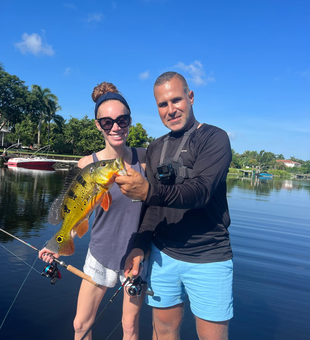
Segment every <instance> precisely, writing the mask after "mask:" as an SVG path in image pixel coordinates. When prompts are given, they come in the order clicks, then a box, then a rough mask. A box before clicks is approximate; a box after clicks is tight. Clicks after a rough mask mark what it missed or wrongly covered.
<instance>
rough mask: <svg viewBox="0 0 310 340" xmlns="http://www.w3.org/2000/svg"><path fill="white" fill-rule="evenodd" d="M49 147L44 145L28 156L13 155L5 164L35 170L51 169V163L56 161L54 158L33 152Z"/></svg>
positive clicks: (10, 166)
mask: <svg viewBox="0 0 310 340" xmlns="http://www.w3.org/2000/svg"><path fill="white" fill-rule="evenodd" d="M46 148H49V145H48V146H44V147H43V148H41V149H39V150H38V151H36V152H35V153H34V154H32V155H31V156H30V157H14V158H9V160H8V161H7V163H4V165H7V166H8V167H9V168H13V167H14V168H25V169H36V170H40V169H42V170H49V169H50V170H53V165H54V164H55V163H56V162H57V161H56V160H55V159H49V158H47V157H43V156H35V154H36V153H37V152H39V151H43V150H44V149H46Z"/></svg>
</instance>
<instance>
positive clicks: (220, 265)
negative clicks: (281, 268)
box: [116, 72, 233, 340]
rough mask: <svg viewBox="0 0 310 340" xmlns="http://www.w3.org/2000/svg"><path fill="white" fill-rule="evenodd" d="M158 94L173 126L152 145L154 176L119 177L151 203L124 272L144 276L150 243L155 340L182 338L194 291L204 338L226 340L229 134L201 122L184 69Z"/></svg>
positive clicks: (129, 191) (158, 85)
mask: <svg viewBox="0 0 310 340" xmlns="http://www.w3.org/2000/svg"><path fill="white" fill-rule="evenodd" d="M154 96H155V99H156V104H157V108H158V112H159V116H160V118H161V120H162V122H163V124H164V125H165V126H166V127H167V128H168V129H170V130H171V132H170V133H169V134H167V135H166V136H163V137H160V138H158V139H156V140H155V141H154V142H152V143H151V144H150V145H149V147H148V150H147V160H146V172H147V179H148V182H147V181H146V180H145V179H143V178H142V176H140V174H138V173H136V172H135V171H132V170H131V169H130V170H128V176H121V177H118V178H116V183H117V184H118V185H119V186H120V188H121V190H122V192H123V193H124V194H125V195H127V196H128V197H131V198H132V199H136V200H142V201H144V202H145V203H146V207H147V210H146V213H145V215H144V218H143V221H142V224H141V227H140V229H139V232H138V234H137V237H136V241H135V248H134V249H133V250H132V252H131V254H130V255H129V257H128V258H127V261H126V266H125V270H127V272H126V273H128V272H129V270H130V269H132V271H133V274H134V275H137V274H138V270H139V264H140V263H141V261H142V260H143V258H144V254H145V253H146V251H147V249H148V246H149V244H150V243H151V241H152V248H151V254H150V258H149V267H150V270H149V279H148V285H149V287H150V288H151V289H152V290H153V292H154V296H153V297H147V299H148V301H147V303H148V304H149V305H151V306H153V339H159V340H166V339H168V340H178V339H180V337H179V330H180V325H181V320H182V316H183V307H184V300H185V297H186V295H188V297H189V300H190V307H191V310H192V312H193V314H194V315H195V318H196V328H197V334H198V336H199V339H200V340H226V339H228V322H229V319H231V318H232V316H233V306H232V304H233V300H232V273H233V264H232V250H231V246H230V240H229V233H228V230H227V228H228V226H229V224H230V217H229V211H228V205H227V199H226V176H227V172H228V167H229V164H230V162H231V148H230V143H229V139H228V136H227V134H226V132H224V131H223V130H221V129H219V128H217V127H215V126H211V125H207V124H199V123H198V122H197V121H196V119H195V116H194V112H193V104H194V93H193V91H190V90H189V88H188V85H187V82H186V80H185V79H184V78H183V76H182V75H180V74H178V73H176V72H166V73H164V74H162V75H161V76H160V77H159V78H158V79H157V80H156V82H155V84H154Z"/></svg>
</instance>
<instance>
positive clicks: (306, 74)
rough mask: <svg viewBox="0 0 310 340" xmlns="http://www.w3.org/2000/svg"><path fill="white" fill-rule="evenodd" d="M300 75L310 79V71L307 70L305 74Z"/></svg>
mask: <svg viewBox="0 0 310 340" xmlns="http://www.w3.org/2000/svg"><path fill="white" fill-rule="evenodd" d="M299 74H300V75H301V76H302V77H303V78H307V79H310V70H309V69H307V70H306V71H303V72H299Z"/></svg>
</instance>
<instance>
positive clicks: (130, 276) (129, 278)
mask: <svg viewBox="0 0 310 340" xmlns="http://www.w3.org/2000/svg"><path fill="white" fill-rule="evenodd" d="M132 278H133V275H132V272H131V271H130V273H129V274H128V276H127V278H126V280H125V281H124V282H123V283H122V284H121V286H120V287H119V288H118V289H117V291H116V292H115V293H114V294H113V296H112V297H111V299H110V301H109V302H108V303H107V304H106V305H105V307H104V308H103V309H102V311H101V312H100V313H99V315H98V316H97V318H96V320H95V321H94V322H93V323H92V325H91V326H90V327H89V328H88V330H87V331H86V333H85V334H84V335H83V336H82V338H81V340H84V339H85V337H86V336H87V334H88V333H89V332H90V331H91V330H92V328H93V327H94V325H95V323H96V322H97V321H98V319H99V318H100V316H101V315H102V314H103V312H104V311H105V310H106V309H107V308H108V306H109V305H110V303H111V302H112V301H113V300H114V299H115V297H116V296H117V295H118V293H119V292H120V291H121V290H122V289H123V287H124V286H125V285H126V284H127V283H128V282H130V281H131V280H132Z"/></svg>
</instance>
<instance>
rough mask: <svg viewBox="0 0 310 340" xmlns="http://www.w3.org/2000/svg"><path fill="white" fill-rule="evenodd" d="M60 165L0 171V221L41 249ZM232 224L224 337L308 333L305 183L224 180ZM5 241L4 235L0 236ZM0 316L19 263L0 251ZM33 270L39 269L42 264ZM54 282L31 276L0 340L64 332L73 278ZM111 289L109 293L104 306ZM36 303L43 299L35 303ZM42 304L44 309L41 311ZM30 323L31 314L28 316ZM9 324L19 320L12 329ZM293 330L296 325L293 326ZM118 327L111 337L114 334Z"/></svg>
mask: <svg viewBox="0 0 310 340" xmlns="http://www.w3.org/2000/svg"><path fill="white" fill-rule="evenodd" d="M66 174H67V172H58V171H56V172H42V171H33V170H25V169H22V170H21V169H16V170H12V169H0V227H1V228H3V229H6V230H7V231H9V232H10V233H12V234H13V235H16V236H17V237H19V238H21V239H23V240H24V241H26V242H29V243H30V244H33V245H34V246H36V247H38V248H40V246H43V244H44V242H45V241H47V240H49V239H50V238H51V237H52V236H53V235H54V233H55V228H54V226H51V225H49V224H48V223H47V216H48V211H49V207H50V206H51V204H52V202H53V201H54V199H55V198H56V197H57V196H58V195H59V193H60V192H61V190H62V187H63V183H64V178H65V176H66ZM227 188H228V201H229V208H230V213H231V219H232V224H231V226H230V228H229V231H230V234H231V241H232V247H233V252H234V303H235V316H234V318H233V320H232V321H231V324H230V340H240V339H249V340H256V339H257V340H260V339H264V340H292V339H294V340H304V339H310V324H309V320H308V319H309V316H308V310H309V305H310V291H309V284H310V265H309V264H310V259H309V254H310V248H309V244H310V243H309V238H310V233H309V225H310V216H309V211H310V210H309V206H310V204H309V203H310V199H309V198H310V196H309V193H310V181H297V180H285V181H281V180H276V179H270V180H262V179H258V178H243V179H241V178H235V177H229V178H228V180H227ZM89 234H90V233H88V234H87V235H85V236H84V237H83V238H82V239H76V241H75V242H77V244H76V252H75V254H74V256H72V257H70V258H68V259H67V258H66V259H65V261H66V262H68V263H70V264H72V265H73V266H75V267H77V268H79V269H81V268H82V267H83V263H84V259H85V255H86V252H87V247H88V242H89ZM8 241H12V242H8ZM4 243H9V244H5V246H6V247H7V248H10V250H11V251H12V252H13V253H15V254H17V255H19V256H20V257H22V258H23V259H24V260H25V261H26V262H28V263H32V262H33V261H34V258H35V257H36V256H37V255H36V254H35V252H34V251H33V250H32V249H29V248H28V247H26V246H25V245H22V244H20V243H19V242H18V241H14V239H10V238H9V236H7V235H5V234H2V233H0V245H1V244H4ZM0 250H1V252H0V271H1V273H4V274H3V275H5V280H0V301H1V303H0V323H1V320H2V319H3V317H4V316H5V314H6V313H7V311H8V309H9V307H10V304H11V302H12V300H13V299H14V297H15V294H16V292H17V291H18V289H19V288H20V284H21V282H22V281H23V279H24V277H25V276H26V274H27V272H28V270H29V269H28V267H27V268H25V265H24V264H23V263H22V262H21V261H20V260H18V259H16V258H15V257H14V256H13V255H11V254H10V253H7V252H6V251H5V250H2V249H1V248H0ZM39 262H40V261H38V263H37V269H38V270H40V271H41V270H42V263H39ZM62 275H63V279H62V280H60V281H61V282H59V283H57V285H55V286H51V285H50V284H49V282H48V281H47V280H46V279H45V278H42V277H40V275H38V274H37V273H33V274H32V275H30V276H29V278H28V279H27V284H26V285H25V286H24V287H23V289H22V292H21V294H20V296H19V297H18V300H17V302H16V305H15V306H14V308H13V309H12V311H11V313H10V315H9V318H8V319H7V321H6V322H5V324H4V327H3V329H1V335H0V337H1V338H2V339H23V338H24V336H25V334H27V338H32V339H41V338H42V334H44V339H45V340H52V339H53V338H54V337H55V334H54V332H46V329H48V326H49V325H51V324H52V325H57V327H58V329H61V332H62V333H61V334H62V336H61V338H62V339H72V338H73V336H74V335H73V328H72V321H73V319H74V315H75V306H76V296H77V292H78V289H79V284H80V280H79V279H77V278H76V277H75V276H74V275H73V274H71V273H67V272H64V271H62ZM113 293H114V291H113V290H112V289H111V290H109V291H108V294H107V296H106V297H105V299H104V301H103V304H102V306H101V307H103V306H104V305H105V304H106V303H108V301H109V299H110V298H111V296H112V294H113ZM42 301H43V302H44V303H42ZM121 302H122V299H121V298H119V299H118V300H116V301H115V303H114V302H113V304H111V307H109V312H108V313H107V314H106V315H105V317H103V318H102V321H101V322H100V323H98V325H97V326H96V328H95V329H94V339H106V338H107V336H108V335H109V334H110V333H111V331H112V330H113V329H114V327H115V326H116V324H117V323H118V322H119V321H120V320H121ZM46 304H48V306H49V313H44V311H46ZM143 308H144V309H143V312H142V313H141V322H140V324H141V327H140V334H141V336H140V337H141V339H151V310H150V308H148V307H147V306H145V305H144V306H143ZM34 320H35V321H34ZM16 321H18V323H19V325H20V327H16ZM296 330H298V331H296ZM121 337H122V334H121V329H120V328H119V329H118V331H117V332H115V333H114V334H113V336H112V337H111V340H117V339H121ZM181 339H182V340H188V339H197V336H196V331H195V324H194V318H193V317H192V314H191V312H190V309H189V304H188V303H187V304H186V307H185V318H184V322H183V324H182V329H181Z"/></svg>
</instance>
